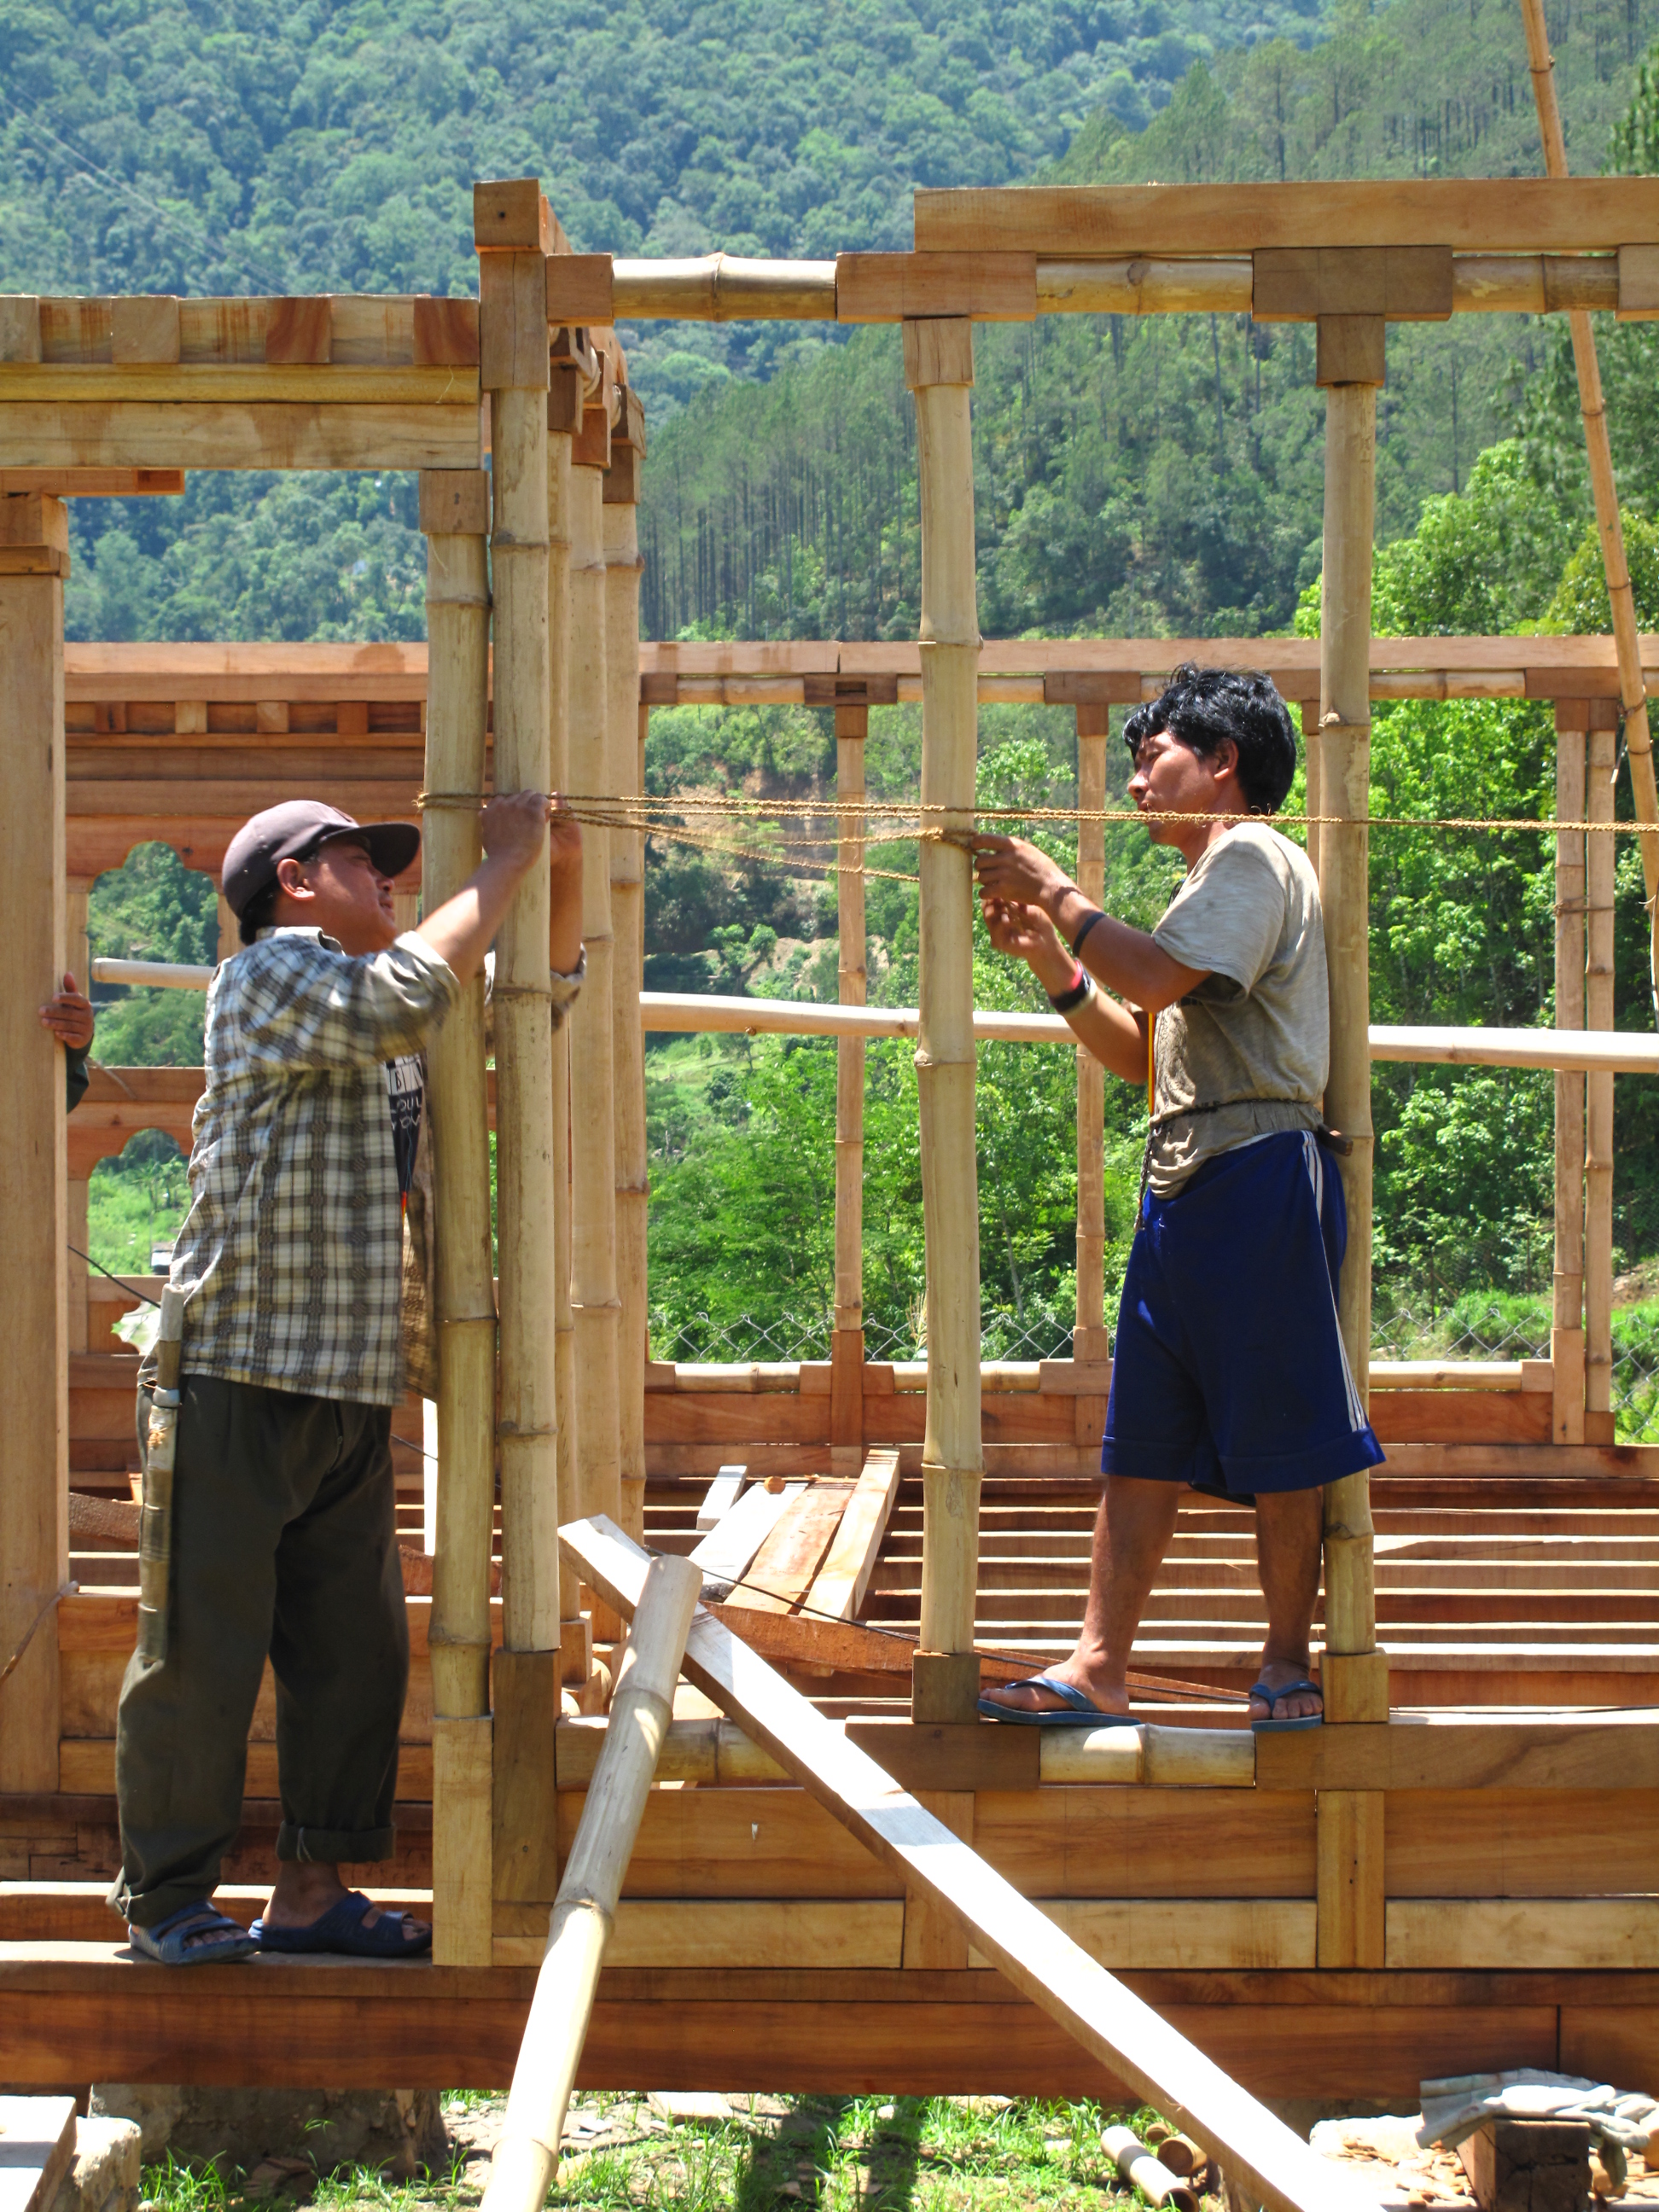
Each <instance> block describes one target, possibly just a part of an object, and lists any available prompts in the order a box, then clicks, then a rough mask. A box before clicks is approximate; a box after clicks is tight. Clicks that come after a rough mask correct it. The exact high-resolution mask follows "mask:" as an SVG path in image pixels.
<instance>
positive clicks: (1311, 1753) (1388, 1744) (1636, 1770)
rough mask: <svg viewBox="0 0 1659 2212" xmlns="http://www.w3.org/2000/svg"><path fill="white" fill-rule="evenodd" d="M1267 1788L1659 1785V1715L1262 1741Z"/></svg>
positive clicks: (1454, 1721)
mask: <svg viewBox="0 0 1659 2212" xmlns="http://www.w3.org/2000/svg"><path fill="white" fill-rule="evenodd" d="M1255 1779H1256V1785H1257V1787H1258V1788H1259V1789H1262V1790H1582V1791H1583V1792H1585V1793H1586V1795H1588V1794H1589V1793H1591V1792H1596V1793H1599V1792H1600V1791H1601V1790H1654V1789H1659V1713H1655V1712H1648V1711H1632V1712H1629V1713H1620V1714H1603V1713H1597V1714H1595V1715H1593V1716H1586V1717H1583V1718H1582V1719H1580V1718H1575V1717H1573V1716H1572V1715H1571V1714H1570V1713H1563V1714H1562V1715H1561V1716H1560V1717H1559V1719H1555V1720H1528V1721H1517V1720H1510V1719H1507V1718H1503V1717H1494V1718H1492V1719H1491V1720H1482V1719H1480V1718H1478V1717H1471V1716H1469V1715H1468V1714H1464V1713H1448V1714H1444V1715H1441V1714H1426V1715H1413V1718H1412V1720H1411V1721H1410V1722H1403V1721H1401V1720H1399V1719H1395V1720H1392V1721H1388V1722H1375V1723H1359V1724H1357V1725H1354V1726H1352V1727H1347V1728H1340V1729H1306V1730H1304V1731H1301V1732H1299V1733H1297V1734H1293V1735H1262V1736H1258V1737H1257V1739H1256V1744H1255Z"/></svg>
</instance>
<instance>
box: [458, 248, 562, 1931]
mask: <svg viewBox="0 0 1659 2212" xmlns="http://www.w3.org/2000/svg"><path fill="white" fill-rule="evenodd" d="M481 242H482V241H481ZM546 286H547V276H546V263H545V258H544V256H543V255H542V254H541V253H540V252H527V251H507V250H497V251H492V252H482V253H481V254H480V257H479V272H478V337H479V353H480V356H481V367H480V380H481V382H482V384H483V388H484V390H485V391H486V392H488V393H489V399H490V434H491V435H490V444H491V449H492V460H493V475H494V478H495V528H494V532H493V535H492V537H491V540H490V545H491V551H492V556H493V560H492V571H493V574H492V583H493V597H494V601H495V777H494V781H495V789H496V790H497V791H503V792H505V791H528V790H538V791H545V790H546V789H547V788H548V786H549V784H550V781H551V780H552V752H551V728H550V711H549V699H550V675H549V667H548V629H547V596H548V517H547V436H548V433H547V408H548V341H547V293H546ZM549 901H550V877H549V872H548V869H547V867H546V866H539V867H535V868H532V870H531V871H530V872H529V873H528V874H527V875H526V877H525V878H524V880H523V882H522V884H520V887H519V890H518V891H517V893H516V894H515V896H514V898H513V905H512V907H511V908H510V910H509V911H508V914H507V919H506V921H504V922H503V924H502V926H501V932H500V934H499V936H498V938H497V939H496V947H495V993H494V1007H495V1137H496V1142H495V1164H496V1219H497V1235H496V1246H497V1254H498V1261H499V1267H500V1275H501V1291H500V1301H501V1356H500V1389H499V1410H498V1415H497V1421H498V1427H497V1435H498V1437H499V1440H500V1458H501V1614H502V1620H501V1627H502V1647H503V1648H502V1650H501V1652H500V1653H499V1654H498V1655H497V1656H496V1660H495V1746H494V1778H495V1807H494V1831H495V1846H494V1858H495V1881H494V1884H493V1888H494V1891H495V1895H496V1896H497V1897H502V1896H505V1897H513V1896H515V1895H522V1894H523V1893H524V1889H523V1887H520V1884H523V1885H527V1887H528V1889H529V1893H530V1894H532V1896H533V1895H535V1894H537V1893H539V1894H540V1895H542V1896H546V1895H547V1894H548V1890H549V1888H550V1886H551V1885H550V1881H548V1874H549V1870H550V1869H549V1858H550V1854H551V1852H552V1851H553V1850H556V1844H550V1843H549V1842H548V1840H547V1838H546V1808H547V1807H548V1805H549V1804H550V1803H551V1802H552V1796H553V1789H554V1770H553V1728H554V1723H555V1722H556V1720H557V1717H558V1711H559V1650H558V1643H559V1550H558V1528H559V1468H558V1462H557V1433H556V1423H557V1410H558V1409H557V1396H556V1380H555V1375H554V1365H553V1323H554V1304H555V1296H554V1287H553V1258H554V1249H555V1243H554V1240H555V1236H556V1213H557V1204H556V1176H555V1169H554V1157H553V1054H552V1024H551V1021H550V1015H549V1002H550V996H551V991H550V984H549V982H548V969H547V950H548V942H549V931H550V915H549Z"/></svg>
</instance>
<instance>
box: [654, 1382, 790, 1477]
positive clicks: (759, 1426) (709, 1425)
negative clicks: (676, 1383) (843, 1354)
mask: <svg viewBox="0 0 1659 2212" xmlns="http://www.w3.org/2000/svg"><path fill="white" fill-rule="evenodd" d="M645 1418H646V1422H647V1428H646V1436H647V1439H648V1441H649V1442H651V1443H664V1444H665V1443H685V1444H705V1443H707V1444H721V1443H723V1444H728V1445H731V1444H747V1443H774V1444H796V1443H799V1444H815V1445H817V1447H818V1448H819V1458H820V1461H821V1462H822V1463H823V1464H824V1465H825V1466H827V1465H828V1463H829V1459H828V1455H829V1394H828V1392H826V1393H825V1394H824V1395H823V1396H822V1397H819V1396H817V1395H813V1396H811V1397H805V1396H803V1395H801V1394H800V1393H799V1391H798V1390H787V1391H783V1390H764V1391H756V1392H750V1391H728V1390H698V1391H687V1392H680V1391H667V1390H649V1391H647V1393H646V1400H645ZM729 1456H730V1455H729V1454H728V1457H729Z"/></svg>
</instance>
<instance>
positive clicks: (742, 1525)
mask: <svg viewBox="0 0 1659 2212" xmlns="http://www.w3.org/2000/svg"><path fill="white" fill-rule="evenodd" d="M649 1411H650V1401H649V1400H648V1399H647V1414H648V1413H649ZM804 1489H805V1484H804V1483H799V1482H792V1483H789V1484H787V1485H786V1486H785V1487H784V1488H783V1489H781V1490H769V1489H767V1488H766V1486H765V1485H764V1484H763V1483H758V1482H757V1483H754V1484H752V1485H751V1486H750V1488H749V1489H748V1490H746V1491H745V1492H744V1494H743V1496H742V1497H741V1498H739V1499H738V1502H737V1504H735V1505H734V1506H733V1507H732V1510H731V1511H730V1512H729V1513H728V1514H727V1515H726V1518H725V1519H724V1520H723V1521H721V1522H720V1523H719V1524H718V1525H717V1526H716V1527H715V1528H711V1529H710V1530H709V1532H708V1534H707V1535H706V1536H705V1537H704V1538H703V1540H702V1543H700V1544H699V1545H698V1546H697V1547H696V1549H695V1550H694V1551H693V1552H692V1553H691V1558H692V1559H693V1561H694V1562H695V1563H696V1565H698V1566H700V1567H701V1568H702V1571H703V1579H704V1580H705V1581H706V1582H711V1583H727V1584H730V1583H735V1582H737V1581H738V1579H739V1578H740V1577H742V1576H743V1575H744V1573H745V1572H746V1571H747V1569H748V1566H749V1563H750V1560H751V1559H753V1558H754V1556H755V1554H756V1553H757V1552H758V1551H759V1549H760V1547H761V1546H762V1545H763V1543H764V1542H765V1541H766V1539H767V1537H768V1536H769V1534H771V1532H772V1530H773V1528H775V1526H776V1525H777V1523H778V1522H779V1521H781V1519H782V1517H783V1516H784V1514H785V1513H786V1512H787V1510H788V1508H789V1504H790V1501H791V1500H792V1499H793V1498H799V1496H800V1494H801V1492H802V1491H803V1490H804Z"/></svg>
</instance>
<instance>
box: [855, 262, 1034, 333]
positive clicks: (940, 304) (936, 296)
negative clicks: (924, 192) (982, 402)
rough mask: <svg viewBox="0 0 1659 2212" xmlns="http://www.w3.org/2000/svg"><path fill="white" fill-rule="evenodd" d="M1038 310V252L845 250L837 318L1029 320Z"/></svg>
mask: <svg viewBox="0 0 1659 2212" xmlns="http://www.w3.org/2000/svg"><path fill="white" fill-rule="evenodd" d="M1036 311H1037V295H1036V255H1035V254H1034V253H982V252H960V253H842V254H837V256H836V321H837V322H838V323H898V322H903V321H904V320H906V319H907V318H911V317H915V316H924V315H968V316H971V317H972V318H973V319H974V320H975V321H976V322H989V323H1029V322H1031V321H1033V320H1034V319H1035V318H1036Z"/></svg>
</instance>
